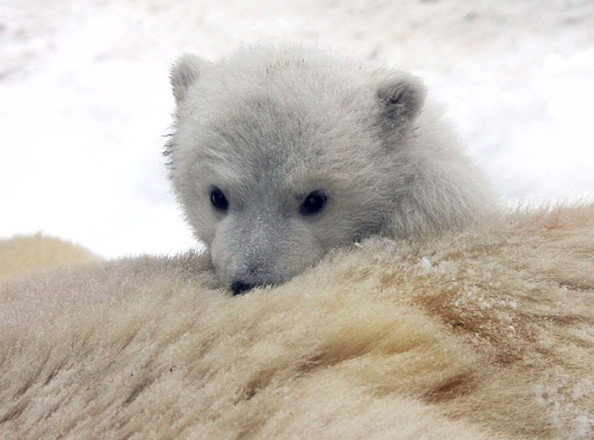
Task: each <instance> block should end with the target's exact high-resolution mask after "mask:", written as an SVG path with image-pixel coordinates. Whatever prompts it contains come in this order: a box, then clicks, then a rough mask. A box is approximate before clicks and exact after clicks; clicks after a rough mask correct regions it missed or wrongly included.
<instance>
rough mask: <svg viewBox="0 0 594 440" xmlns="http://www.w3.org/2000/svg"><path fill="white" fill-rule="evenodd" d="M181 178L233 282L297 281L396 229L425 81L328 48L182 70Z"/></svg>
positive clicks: (223, 272)
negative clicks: (331, 256) (348, 247)
mask: <svg viewBox="0 0 594 440" xmlns="http://www.w3.org/2000/svg"><path fill="white" fill-rule="evenodd" d="M171 82H172V86H173V94H174V96H175V99H176V105H177V107H176V112H175V123H174V133H173V135H172V137H171V141H170V142H169V144H168V145H167V149H166V154H167V155H168V157H169V158H170V177H171V179H172V182H173V186H174V189H175V192H176V195H177V198H178V200H179V202H180V204H181V206H182V208H183V210H184V212H185V215H186V218H187V220H188V221H189V223H190V224H191V226H192V228H193V230H194V233H195V235H196V237H197V238H198V239H199V240H200V241H202V242H203V243H204V244H205V245H206V246H207V247H208V249H209V251H210V255H211V258H212V262H213V265H214V267H215V269H216V272H217V276H218V277H219V279H220V281H221V283H222V284H223V285H224V286H226V287H228V288H230V289H231V290H232V291H233V293H235V294H238V293H242V292H244V291H246V290H249V289H251V288H253V287H255V286H262V285H273V284H278V283H282V282H284V281H286V280H287V279H289V278H291V277H293V276H294V275H296V274H298V273H300V272H302V271H303V270H305V269H306V268H308V267H309V266H311V265H313V264H314V263H316V262H317V261H318V260H319V259H321V258H322V256H323V255H324V254H325V253H326V252H327V251H328V250H330V249H331V248H333V247H336V246H339V245H344V244H348V243H352V242H354V241H357V240H360V239H362V238H364V237H366V236H369V235H371V234H380V233H384V232H386V231H388V230H389V229H390V227H391V226H390V225H391V223H390V222H391V219H392V218H393V216H394V211H395V209H396V204H397V200H398V198H399V193H398V191H399V188H405V187H406V186H407V185H408V182H409V181H410V179H411V178H412V177H411V175H412V174H413V173H414V166H413V165H412V164H411V163H410V157H409V156H410V155H409V152H408V147H407V145H408V143H409V140H410V139H412V138H413V137H414V127H415V119H416V118H417V116H418V115H419V113H420V110H421V108H422V106H423V102H424V96H425V91H424V87H423V86H422V85H421V84H420V82H419V81H418V80H417V79H416V78H415V77H412V76H411V75H408V74H405V73H402V72H386V71H383V70H382V71H364V70H363V69H362V68H361V67H360V66H359V65H357V64H355V63H353V62H351V61H344V60H336V59H335V58H332V57H331V56H330V55H328V54H327V53H324V52H319V51H311V50H307V49H299V48H289V49H287V48H285V49H283V50H281V49H273V48H252V49H245V50H243V51H240V52H239V53H237V54H236V55H235V56H233V57H231V58H229V59H224V60H221V61H219V62H217V63H215V64H211V63H208V62H206V61H203V60H201V59H199V58H197V57H195V56H192V55H186V56H184V57H182V58H181V59H180V60H179V61H178V62H177V63H176V64H175V65H174V66H173V68H172V71H171Z"/></svg>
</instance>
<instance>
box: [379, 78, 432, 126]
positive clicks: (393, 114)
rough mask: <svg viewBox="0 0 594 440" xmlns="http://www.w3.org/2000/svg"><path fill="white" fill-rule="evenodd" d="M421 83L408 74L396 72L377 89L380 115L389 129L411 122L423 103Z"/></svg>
mask: <svg viewBox="0 0 594 440" xmlns="http://www.w3.org/2000/svg"><path fill="white" fill-rule="evenodd" d="M425 95H426V89H425V86H424V85H423V82H422V81H421V80H420V79H419V78H417V77H416V76H413V75H411V74H409V73H405V72H398V73H397V74H396V75H394V76H393V77H392V78H390V79H387V80H385V81H383V82H382V83H381V84H380V85H379V86H378V88H377V98H378V100H379V102H380V105H381V106H382V114H383V116H384V117H385V119H386V120H387V121H386V122H388V124H389V126H390V127H395V126H398V125H400V124H402V123H406V122H410V121H412V120H413V119H414V118H415V117H416V116H417V115H418V114H419V112H420V110H421V108H422V107H423V103H424V102H425Z"/></svg>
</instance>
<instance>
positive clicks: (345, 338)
mask: <svg viewBox="0 0 594 440" xmlns="http://www.w3.org/2000/svg"><path fill="white" fill-rule="evenodd" d="M593 255H594V205H589V206H582V207H574V208H558V209H552V210H550V211H547V212H544V211H538V212H531V213H528V212H524V213H515V214H510V215H508V216H506V217H505V219H504V221H503V222H500V223H497V224H496V225H493V224H492V225H489V226H488V227H487V226H485V227H482V228H478V227H477V228H474V229H470V230H466V231H465V232H457V233H451V234H449V235H445V236H442V237H441V238H434V239H431V240H430V241H425V242H408V241H389V240H384V239H373V240H370V241H367V242H365V243H363V244H362V245H360V246H353V247H351V248H348V249H342V250H339V251H335V252H331V253H330V254H328V255H327V256H326V257H325V258H324V259H323V260H322V262H321V263H320V264H318V265H317V266H316V267H314V268H313V269H311V270H309V271H307V272H305V273H304V274H302V275H299V276H297V277H295V278H294V279H292V280H291V281H289V282H288V283H286V284H284V285H282V286H279V287H274V288H265V289H256V290H254V291H253V292H250V293H249V294H247V295H244V296H241V297H232V296H231V295H230V294H229V293H228V292H226V291H223V290H217V289H211V288H210V286H212V285H213V282H214V275H213V273H212V269H211V268H210V267H209V263H208V258H204V257H202V256H200V255H195V254H192V253H189V254H185V255H181V256H178V257H175V258H148V257H146V258H135V259H129V260H118V261H113V262H107V263H98V264H95V265H92V266H87V267H81V268H76V269H57V270H54V271H53V272H42V273H38V274H36V275H31V276H30V277H28V278H27V277H25V278H23V277H19V278H18V279H17V278H15V279H12V280H8V281H4V282H3V284H1V285H0V338H1V339H0V341H1V343H0V372H1V373H0V437H1V438H21V439H39V438H62V437H67V438H230V439H239V438H262V439H264V438H341V439H345V438H346V439H359V438H361V439H362V438H365V439H368V438H372V439H373V438H377V439H383V438H396V439H487V438H488V439H494V438H495V439H498V438H501V439H504V438H507V439H514V438H515V439H520V438H521V439H530V438H533V439H536V438H538V439H557V438H559V439H561V438H562V439H588V438H591V437H590V436H591V433H592V419H593V407H594V402H593V396H594V392H593V391H594V389H593V385H592V355H593V331H592V329H593V327H592V321H593V310H594V307H593V306H594V304H593V301H592V293H593V290H594V259H593Z"/></svg>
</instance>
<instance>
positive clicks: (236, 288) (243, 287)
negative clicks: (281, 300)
mask: <svg viewBox="0 0 594 440" xmlns="http://www.w3.org/2000/svg"><path fill="white" fill-rule="evenodd" d="M254 287H256V286H255V285H254V284H248V283H244V282H243V281H235V282H234V283H233V284H231V291H232V292H233V295H234V296H235V295H241V294H242V293H244V292H247V291H248V290H252V289H253V288H254Z"/></svg>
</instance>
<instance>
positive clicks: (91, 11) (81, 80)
mask: <svg viewBox="0 0 594 440" xmlns="http://www.w3.org/2000/svg"><path fill="white" fill-rule="evenodd" d="M0 36H1V55H2V56H1V58H0V131H1V133H2V135H3V141H2V143H1V144H0V201H1V205H0V206H1V208H0V237H9V236H11V235H14V234H17V233H19V234H23V233H35V232H39V231H42V232H44V233H46V234H50V235H56V236H59V237H61V238H64V239H68V240H71V241H75V242H78V243H81V244H83V245H84V246H86V247H88V248H90V249H92V250H94V251H95V252H97V253H99V254H101V255H103V256H106V257H115V256H120V255H130V254H139V253H152V254H156V253H172V252H176V251H180V250H183V249H186V248H188V247H192V246H195V242H194V240H193V239H192V237H191V234H190V232H189V230H188V228H187V227H186V225H185V224H184V223H183V220H182V219H181V216H180V213H179V211H178V209H177V207H176V206H175V203H174V200H173V196H172V194H171V191H170V189H169V184H168V182H167V179H166V176H165V169H164V166H163V163H164V159H163V158H162V157H161V151H162V146H163V144H164V138H163V135H165V134H166V133H167V131H168V126H169V124H170V113H171V111H172V109H173V99H172V97H171V93H170V90H169V84H168V70H169V65H170V64H171V63H172V62H173V61H174V60H175V58H177V56H179V55H180V54H181V53H183V52H195V53H198V54H199V55H201V56H203V57H204V58H208V59H213V60H214V59H216V58H218V57H220V56H223V55H225V54H226V53H228V52H230V51H232V50H233V49H235V48H237V47H239V46H240V45H241V44H244V43H250V42H256V41H276V42H279V41H300V42H304V43H313V44H317V45H319V46H322V47H330V48H334V49H336V50H338V51H343V52H347V53H349V54H352V55H354V56H357V57H361V58H363V59H370V60H382V61H385V62H386V63H387V64H390V65H393V66H396V67H399V68H403V69H406V70H409V71H412V72H413V73H415V74H417V75H419V76H421V77H422V78H423V79H424V80H425V81H426V83H427V84H428V85H429V90H430V93H431V94H433V95H434V96H435V97H437V99H438V100H440V101H442V102H443V103H444V104H445V105H446V106H447V108H448V116H449V119H450V120H451V121H452V122H453V123H454V124H455V125H456V126H457V127H458V129H459V131H460V134H461V136H462V138H463V140H464V142H465V143H466V144H467V145H468V146H469V149H470V153H471V155H472V156H473V157H474V158H475V160H476V161H477V162H478V163H479V164H480V165H481V166H482V167H483V168H484V169H485V170H486V172H487V174H488V176H489V178H490V179H491V181H492V182H493V185H494V187H495V189H496V190H497V191H498V192H499V194H501V196H502V198H503V199H504V200H505V201H506V202H508V203H528V202H534V201H558V200H575V199H578V198H585V199H589V200H591V199H593V198H594V197H593V194H594V192H593V189H594V128H593V126H592V123H591V121H590V113H591V112H590V111H589V106H590V105H592V104H594V2H592V1H590V0H573V1H571V0H546V1H545V0H532V1H523V2H515V1H495V0H482V1H464V0H449V1H438V0H433V1H431V0H424V1H417V0H415V1H413V0H402V1H398V2H394V1H389V0H367V1H340V2H339V1H320V0H307V1H300V2H297V1H286V2H278V1H272V0H254V1H245V0H244V1H239V0H231V1H226V2H221V1H212V0H202V1H199V0H180V1H177V2H167V1H164V0H150V1H140V0H117V1H116V0H86V1H85V0H55V1H53V2H52V5H51V8H50V7H48V4H47V2H45V1H43V0H28V1H26V2H24V1H22V0H2V3H1V5H0Z"/></svg>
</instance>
